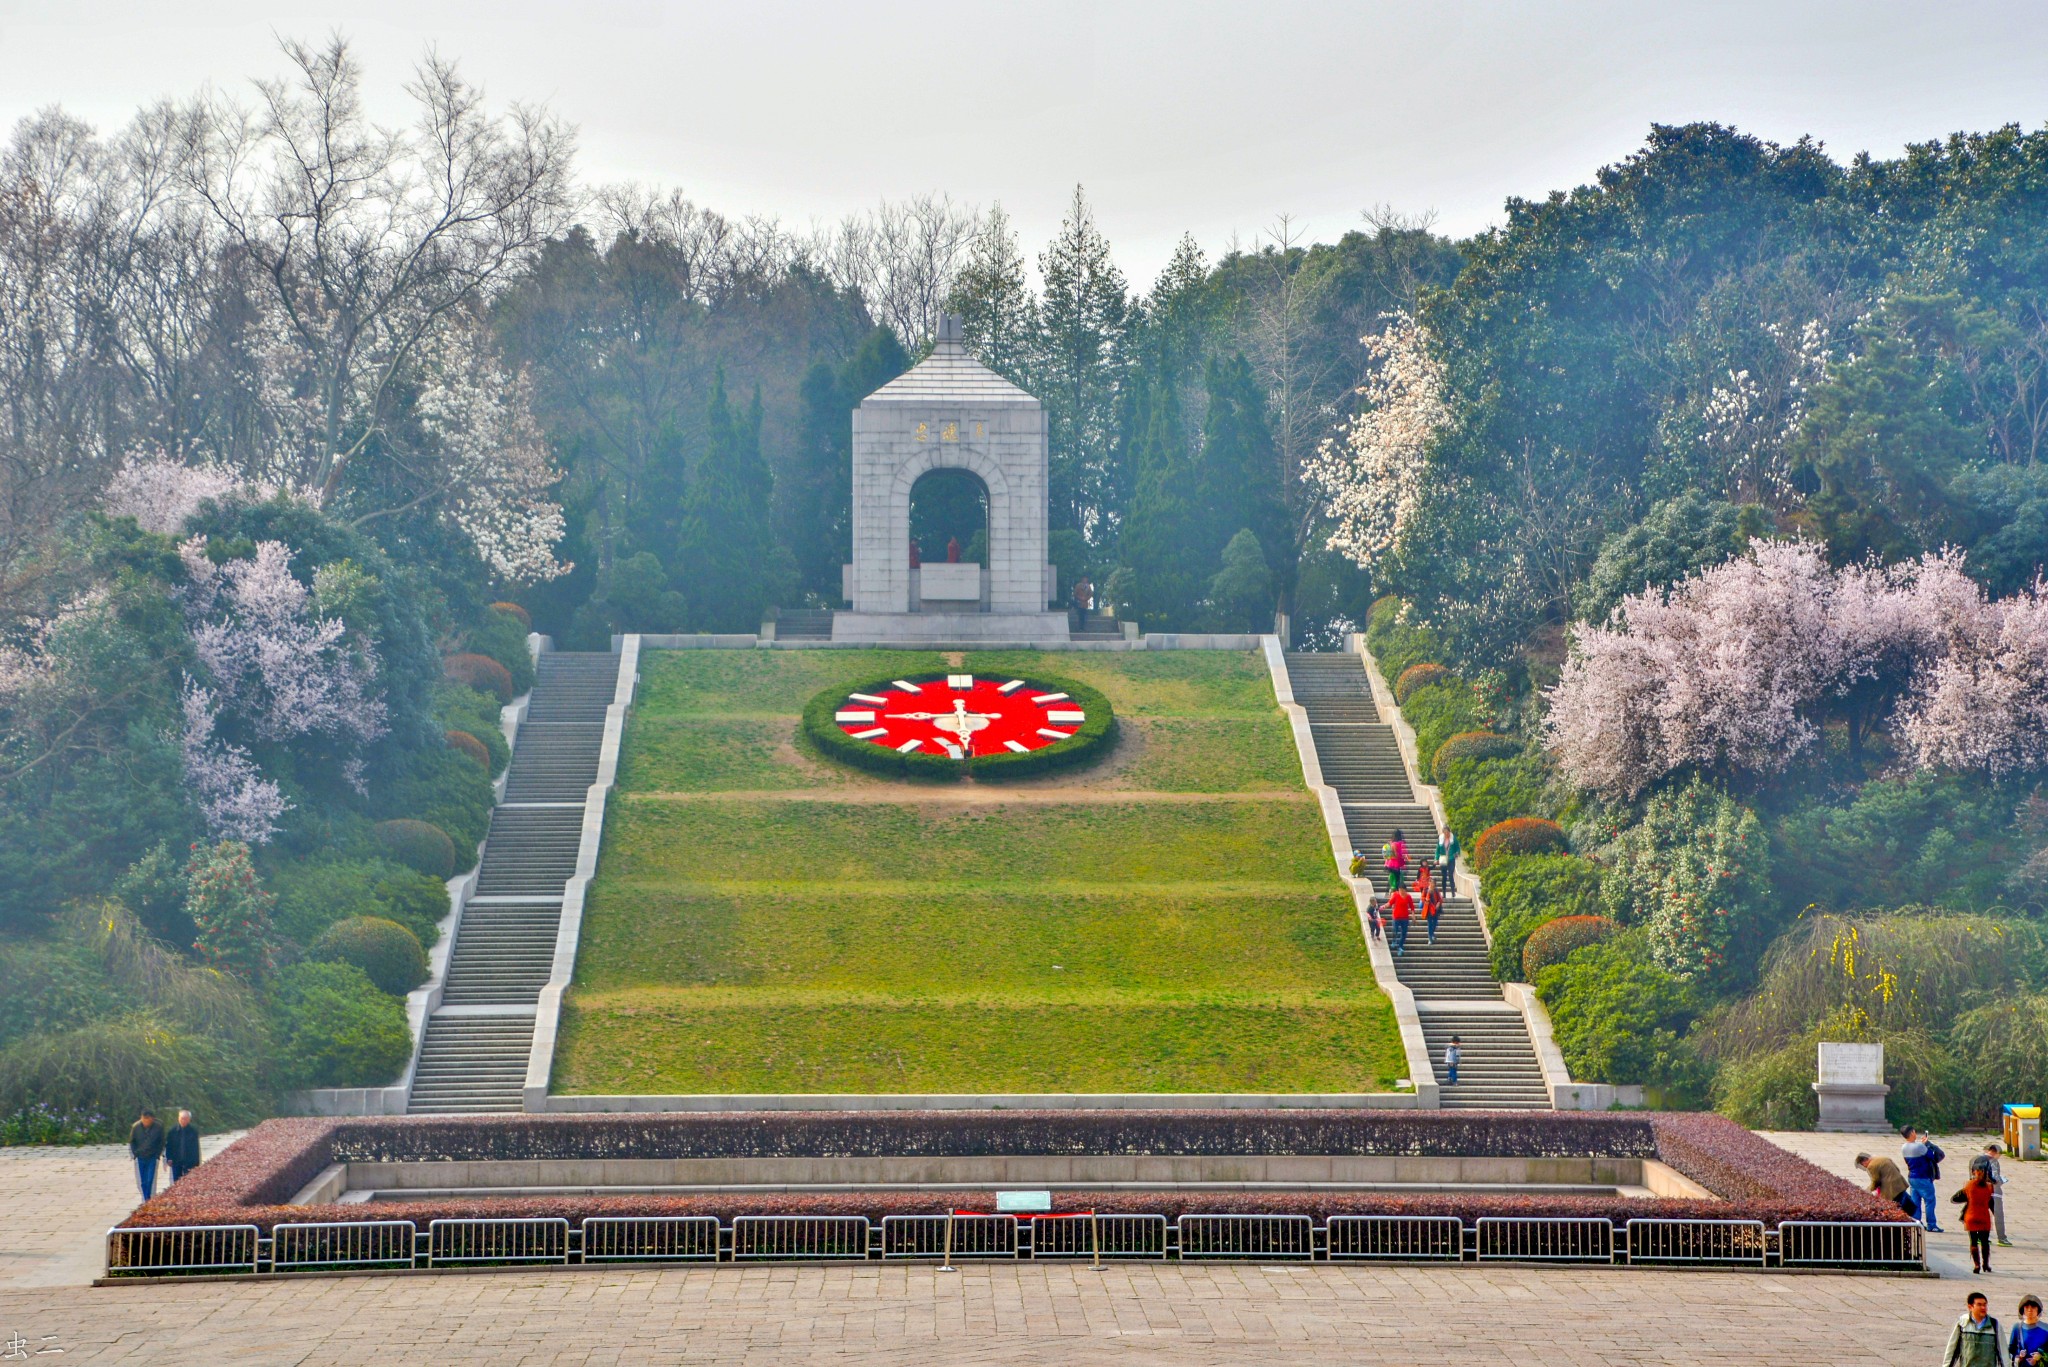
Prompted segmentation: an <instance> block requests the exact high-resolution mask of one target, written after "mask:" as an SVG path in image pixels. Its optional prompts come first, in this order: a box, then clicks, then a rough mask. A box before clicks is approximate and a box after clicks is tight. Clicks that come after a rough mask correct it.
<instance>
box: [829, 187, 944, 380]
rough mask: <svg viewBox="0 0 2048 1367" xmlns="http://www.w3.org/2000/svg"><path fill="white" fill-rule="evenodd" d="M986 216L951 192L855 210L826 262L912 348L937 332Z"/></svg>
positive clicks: (837, 235)
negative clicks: (977, 230)
mask: <svg viewBox="0 0 2048 1367" xmlns="http://www.w3.org/2000/svg"><path fill="white" fill-rule="evenodd" d="M980 225H981V215H980V214H979V212H977V211H976V210H974V209H971V208H967V207H965V206H963V205H958V204H955V203H954V202H953V199H952V196H950V195H920V196H918V197H917V198H915V199H907V200H903V201H901V202H900V203H893V204H892V203H888V202H886V201H885V202H883V203H882V204H881V205H880V206H879V207H877V208H875V209H873V210H871V211H869V212H868V213H865V214H853V215H849V216H848V217H847V218H846V220H845V221H844V222H842V223H841V224H840V225H839V228H838V230H837V231H836V232H835V233H834V234H832V236H831V238H830V239H829V245H828V246H827V247H826V249H825V252H824V260H825V263H826V266H827V269H828V270H829V271H830V273H831V275H832V278H833V279H834V280H836V281H837V282H838V283H839V284H840V285H841V286H843V287H845V288H847V289H851V290H854V291H856V292H858V293H859V295H860V297H861V298H862V299H863V300H864V301H866V303H867V306H868V312H869V313H870V314H871V315H872V316H873V317H874V319H875V321H876V322H878V323H886V324H888V325H889V327H890V328H891V329H893V330H894V331H895V333H896V336H897V337H898V338H899V339H901V340H902V342H903V343H904V345H906V346H909V347H913V348H914V347H917V346H921V345H922V344H923V343H925V342H926V341H928V340H929V339H930V338H931V337H932V335H933V334H934V333H935V332H937V331H938V326H939V313H940V311H941V310H942V309H943V308H944V306H945V302H946V299H947V296H949V295H950V294H952V292H953V285H954V281H955V280H956V279H957V278H958V276H959V274H960V270H961V268H962V267H963V266H965V265H966V264H967V257H968V252H969V250H970V248H971V247H972V246H973V242H974V235H975V231H976V229H977V228H979V227H980Z"/></svg>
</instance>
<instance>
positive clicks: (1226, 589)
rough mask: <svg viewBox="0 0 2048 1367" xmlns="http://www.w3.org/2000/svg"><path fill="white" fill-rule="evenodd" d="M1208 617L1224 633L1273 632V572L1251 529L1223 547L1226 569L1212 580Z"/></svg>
mask: <svg viewBox="0 0 2048 1367" xmlns="http://www.w3.org/2000/svg"><path fill="white" fill-rule="evenodd" d="M1209 618H1210V621H1211V623H1212V624H1213V625H1214V626H1215V627H1217V628H1218V629H1219V630H1222V631H1251V632H1264V631H1271V630H1272V629H1273V572H1272V571H1271V570H1269V569H1267V568H1266V552H1265V551H1264V550H1262V549H1261V548H1260V546H1259V539H1258V537H1256V536H1254V535H1252V532H1251V529H1250V528H1245V529H1244V530H1242V531H1240V532H1238V533H1237V534H1236V535H1235V536H1233V537H1231V538H1230V544H1229V545H1227V546H1225V547H1224V548H1223V568H1222V569H1220V570H1218V571H1217V572H1216V574H1215V576H1214V577H1213V578H1211V579H1210V580H1209Z"/></svg>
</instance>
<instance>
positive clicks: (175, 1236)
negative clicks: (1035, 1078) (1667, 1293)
mask: <svg viewBox="0 0 2048 1367" xmlns="http://www.w3.org/2000/svg"><path fill="white" fill-rule="evenodd" d="M1028 1218H1029V1221H1030V1223H1029V1225H1028V1226H1027V1225H1026V1224H1025V1222H1024V1218H1020V1217H1015V1216H1010V1215H986V1214H979V1215H958V1216H953V1217H951V1219H950V1220H949V1218H948V1217H947V1216H945V1215H907V1216H906V1215H892V1216H889V1217H887V1218H886V1219H884V1220H883V1221H882V1222H881V1224H880V1226H879V1228H878V1227H876V1226H875V1225H873V1224H871V1223H870V1221H869V1220H868V1219H867V1218H866V1217H865V1216H858V1215H852V1216H838V1215H830V1216H821V1215H746V1216H739V1217H736V1218H735V1219H734V1220H733V1221H732V1223H731V1225H730V1226H726V1227H723V1228H722V1227H721V1226H720V1223H719V1221H718V1219H717V1218H716V1217H715V1216H709V1215H700V1216H647V1217H635V1216H591V1217H588V1218H586V1219H585V1220H584V1221H583V1222H582V1225H581V1228H580V1229H572V1228H571V1227H570V1225H569V1222H568V1221H567V1220H564V1219H538V1218H536V1219H503V1220H492V1219H468V1220H458V1219H448V1220H435V1221H432V1222H431V1223H430V1224H429V1225H428V1227H427V1231H426V1237H425V1238H424V1239H422V1238H421V1237H420V1234H419V1231H418V1229H417V1227H416V1226H415V1224H414V1223H413V1222H412V1221H410V1220H364V1221H334V1222H331V1223H303V1224H300V1223H292V1224H280V1225H278V1226H276V1228H275V1229H274V1230H273V1231H272V1232H271V1233H270V1234H269V1235H268V1236H266V1235H264V1234H263V1233H262V1232H261V1231H260V1230H259V1229H258V1228H257V1227H256V1226H255V1225H187V1226H174V1227H160V1228H116V1229H111V1230H108V1231H107V1276H108V1277H109V1278H122V1277H149V1276H203V1275H216V1276H218V1275H223V1274H240V1275H250V1274H256V1275H262V1274H267V1273H273V1272H276V1273H289V1272H305V1271H313V1270H332V1271H369V1270H374V1269H379V1268H384V1269H389V1268H406V1267H414V1266H421V1265H423V1266H426V1267H456V1266H476V1265H488V1264H554V1265H563V1264H572V1263H578V1262H583V1263H605V1262H707V1263H708V1262H720V1261H733V1262H767V1261H791V1262H795V1261H822V1260H828V1259H846V1260H855V1261H859V1260H866V1259H870V1258H885V1259H894V1258H941V1257H947V1256H950V1257H952V1258H954V1259H957V1260H968V1259H989V1258H998V1259H1009V1258H1043V1259H1048V1260H1051V1259H1072V1258H1092V1257H1096V1256H1098V1255H1099V1256H1100V1257H1102V1258H1105V1259H1109V1258H1124V1259H1131V1258H1148V1259H1153V1260H1160V1261H1163V1260H1166V1259H1170V1258H1174V1257H1176V1256H1177V1257H1181V1258H1187V1259H1242V1260H1248V1261H1249V1260H1257V1261H1280V1260H1283V1259H1295V1260H1309V1259H1322V1258H1327V1259H1330V1260H1333V1261H1339V1262H1344V1261H1361V1260H1371V1259H1379V1260H1384V1261H1388V1262H1458V1261H1461V1260H1465V1259H1468V1258H1477V1259H1478V1260H1479V1261H1482V1262H1571V1263H1627V1264H1632V1265H1636V1266H1642V1267H1656V1266H1677V1265H1715V1266H1724V1267H1754V1268H1761V1267H1786V1268H1801V1267H1807V1268H1864V1269H1870V1270H1876V1271H1896V1272H1917V1271H1922V1270H1924V1269H1925V1267H1926V1249H1925V1242H1924V1238H1925V1236H1924V1235H1923V1233H1922V1231H1921V1229H1920V1227H1919V1226H1918V1225H1916V1224H1911V1223H1908V1222H1905V1221H1874V1222H1868V1223H1865V1222H1857V1221H1825V1220H1788V1221H1786V1222H1784V1223H1783V1224H1781V1225H1779V1226H1778V1227H1777V1228H1776V1229H1775V1230H1768V1229H1766V1228H1765V1227H1764V1225H1763V1222H1762V1221H1759V1220H1667V1219H1647V1218H1646V1219H1634V1220H1629V1221H1627V1222H1626V1224H1625V1225H1623V1226H1616V1225H1614V1224H1612V1223H1610V1222H1609V1221H1607V1220H1606V1219H1603V1218H1599V1217H1584V1218H1570V1219H1550V1218H1535V1217H1532V1218H1527V1219H1520V1218H1504V1217H1494V1216H1488V1217H1484V1218H1482V1219H1480V1220H1478V1221H1476V1222H1475V1224H1474V1225H1472V1226H1467V1225H1466V1224H1465V1223H1464V1222H1463V1221H1462V1220H1460V1219H1459V1218H1458V1217H1457V1216H1398V1215H1333V1216H1331V1217H1330V1218H1329V1219H1328V1221H1327V1222H1326V1223H1325V1224H1323V1225H1322V1226H1321V1227H1318V1226H1317V1225H1316V1224H1315V1222H1314V1221H1313V1220H1312V1219H1311V1218H1310V1217H1309V1216H1306V1215H1223V1214H1204V1215H1184V1216H1182V1217H1180V1219H1179V1220H1178V1221H1171V1222H1170V1221H1168V1220H1167V1218H1166V1217H1165V1216H1163V1215H1073V1216H1067V1215H1036V1216H1031V1217H1028ZM949 1224H950V1230H951V1233H950V1241H949V1237H948V1227H949ZM1027 1229H1028V1231H1029V1236H1030V1238H1029V1242H1028V1243H1026V1242H1025V1240H1024V1238H1023V1235H1024V1233H1025V1231H1026V1230H1027ZM1468 1229H1469V1230H1470V1231H1471V1232H1470V1234H1469V1235H1468V1233H1467V1231H1468Z"/></svg>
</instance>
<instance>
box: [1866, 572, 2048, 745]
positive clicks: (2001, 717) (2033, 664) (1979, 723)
mask: <svg viewBox="0 0 2048 1367" xmlns="http://www.w3.org/2000/svg"><path fill="white" fill-rule="evenodd" d="M1984 618H1985V621H1984V626H1983V628H1982V629H1981V630H1978V631H1975V632H1965V633H1959V635H1958V637H1957V639H1956V641H1955V648H1954V649H1953V650H1952V651H1950V652H1949V653H1948V654H1946V655H1944V656H1943V657H1942V658H1941V659H1939V660H1938V661H1936V662H1935V664H1934V665H1933V667H1932V668H1931V669H1929V670H1928V671H1927V672H1926V673H1925V674H1924V675H1923V676H1922V677H1921V678H1920V679H1919V680H1918V682H1917V683H1916V685H1915V687H1914V690H1913V694H1912V696H1911V698H1910V699H1908V701H1907V703H1906V705H1905V707H1904V708H1903V709H1902V715H1901V718H1900V724H1899V734H1900V736H1901V738H1902V739H1903V740H1904V742H1905V744H1906V747H1907V749H1908V750H1909V752H1910V753H1911V755H1912V757H1913V760H1914V762H1915V763H1917V764H1919V765H1920V766H1921V767H1923V768H1928V769H1964V770H1978V771H1981V772H1983V773H1987V774H1990V775H1992V776H1994V777H1997V776H2001V775H2005V774H2009V773H2013V772H2015V771H2018V770H2023V769H2034V768H2039V767H2041V766H2042V765H2044V764H2048V583H2043V582H2042V581H2040V580H2036V581H2035V582H2034V584H2033V585H2032V587H2030V588H2028V589H2027V590H2026V591H2025V592H2023V593H2018V594H2015V595H2013V596H2012V597H2010V598H2003V599H1999V600H1998V601H1996V602H1993V603H1990V604H1987V605H1986V607H1985V612H1984Z"/></svg>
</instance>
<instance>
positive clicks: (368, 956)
mask: <svg viewBox="0 0 2048 1367" xmlns="http://www.w3.org/2000/svg"><path fill="white" fill-rule="evenodd" d="M312 957H313V958H314V959H315V960H317V961H319V962H322V963H343V964H354V965H355V966H356V967H357V968H360V969H362V970H363V974H364V976H365V977H367V978H369V980H370V981H371V982H373V983H375V984H377V988H378V990H379V991H382V992H389V993H390V994H391V995H392V996H394V997H402V996H404V995H405V994H406V993H408V992H410V991H412V990H413V989H414V988H415V987H418V986H419V985H420V984H421V983H423V982H425V981H426V980H427V951H426V950H424V949H422V948H421V947H420V941H419V937H418V936H417V935H414V934H413V933H412V932H411V931H409V930H407V929H406V928H405V927H404V926H402V925H400V924H398V922H396V921H387V920H385V919H384V918H383V917H381V916H351V917H349V918H348V919H347V920H345V921H336V922H335V923H334V924H333V925H331V926H329V927H327V929H326V930H325V931H323V932H322V933H321V935H320V938H319V939H318V940H316V941H314V942H313V952H312Z"/></svg>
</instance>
